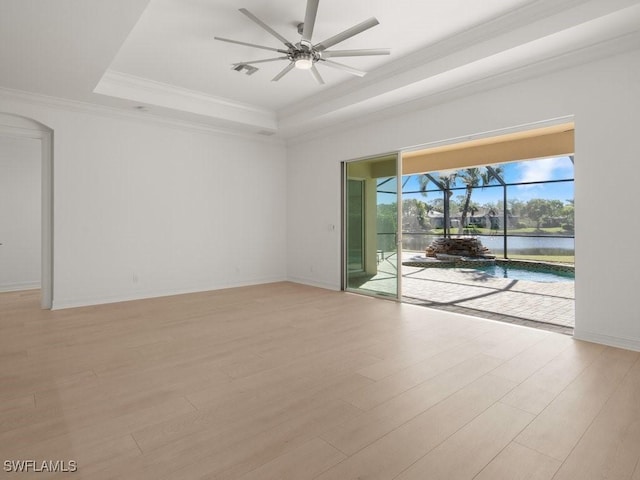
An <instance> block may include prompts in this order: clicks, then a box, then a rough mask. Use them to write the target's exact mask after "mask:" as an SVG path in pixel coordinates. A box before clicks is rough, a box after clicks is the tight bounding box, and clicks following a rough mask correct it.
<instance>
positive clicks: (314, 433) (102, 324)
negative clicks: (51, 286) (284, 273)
mask: <svg viewBox="0 0 640 480" xmlns="http://www.w3.org/2000/svg"><path fill="white" fill-rule="evenodd" d="M0 452H1V454H0V457H1V458H0V460H2V461H3V465H4V461H5V460H19V459H35V460H38V461H42V460H66V461H68V460H75V461H77V464H78V472H76V473H74V474H66V477H65V475H64V474H57V475H48V474H42V473H40V474H33V475H26V474H20V475H18V474H9V473H5V472H4V470H3V471H2V472H0V475H6V476H7V477H8V478H30V477H31V476H32V477H33V478H51V477H53V478H67V477H69V478H75V479H78V478H83V479H92V480H93V479H98V480H100V479H125V478H126V479H153V480H156V479H189V480H190V479H201V478H202V479H204V478H206V479H242V480H248V479H252V480H269V479H292V480H305V479H316V478H317V479H321V480H328V479H336V480H348V479H380V480H382V479H399V480H409V479H421V480H424V479H443V480H455V479H477V480H500V479H505V480H518V479H536V480H545V479H552V478H553V479H556V480H569V479H571V480H573V479H576V480H586V479H603V478H606V479H621V480H622V479H624V480H640V354H639V353H636V352H630V351H625V350H619V349H614V348H607V347H603V346H601V345H596V344H590V343H586V342H579V341H574V340H573V339H572V338H570V337H567V336H563V335H559V334H555V333H551V332H544V331H541V330H533V329H527V328H525V327H518V326H515V325H510V324H504V323H497V322H492V321H488V320H481V319H474V318H470V317H463V316H458V315H456V314H452V313H447V312H443V311H436V310H429V309H426V308H423V307H418V306H413V305H400V304H396V303H393V302H388V301H381V300H376V299H370V298H366V297H360V296H357V295H351V294H345V293H337V292H331V291H327V290H321V289H317V288H312V287H306V286H300V285H295V284H291V283H277V284H270V285H263V286H256V287H247V288H238V289H230V290H224V291H214V292H206V293H200V294H191V295H181V296H173V297H165V298H159V299H151V300H143V301H135V302H126V303H120V304H111V305H104V306H96V307H87V308H78V309H70V310H63V311H54V312H49V311H42V310H40V309H39V306H38V292H19V293H9V294H0Z"/></svg>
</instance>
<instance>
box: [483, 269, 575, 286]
mask: <svg viewBox="0 0 640 480" xmlns="http://www.w3.org/2000/svg"><path fill="white" fill-rule="evenodd" d="M476 270H480V271H482V272H485V273H487V274H489V275H491V276H492V277H498V278H512V279H513V280H528V281H530V282H546V283H551V282H573V281H574V278H575V275H574V274H573V273H571V272H557V271H549V270H546V271H545V270H538V269H535V270H529V269H526V268H522V267H513V266H509V265H486V266H481V267H477V268H476Z"/></svg>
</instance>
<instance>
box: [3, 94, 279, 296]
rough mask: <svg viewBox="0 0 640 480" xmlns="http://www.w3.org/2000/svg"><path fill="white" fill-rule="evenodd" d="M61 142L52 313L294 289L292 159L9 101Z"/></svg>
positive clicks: (248, 144)
mask: <svg viewBox="0 0 640 480" xmlns="http://www.w3.org/2000/svg"><path fill="white" fill-rule="evenodd" d="M0 112H5V113H11V114H17V115H22V116H25V117H29V118H32V119H34V120H36V121H38V122H41V123H43V124H45V125H47V126H49V127H50V128H52V129H53V135H54V159H53V163H54V262H53V263H54V300H53V305H54V308H62V307H66V306H74V305H86V304H94V303H104V302H110V301H119V300H126V299H133V298H143V297H152V296H159V295H166V294H174V293H181V292H189V291H202V290H212V289H217V288H224V287H229V286H237V285H246V284H255V283H262V282H269V281H277V280H284V279H285V278H286V265H285V243H286V213H285V211H286V204H285V202H286V190H285V188H286V161H285V150H284V147H283V146H282V145H281V144H278V143H275V142H273V141H270V142H269V141H264V142H263V141H259V140H253V139H248V138H245V137H240V136H229V135H223V134H219V133H213V132H210V131H197V130H195V129H189V128H183V127H182V126H174V125H169V124H165V123H160V122H156V121H149V120H146V119H143V118H140V119H138V118H135V116H126V115H118V114H110V113H104V112H103V109H99V110H98V109H97V110H96V112H94V111H92V110H89V109H86V108H84V107H79V108H75V107H66V106H65V107H59V106H56V105H51V106H47V105H43V104H41V103H39V102H31V101H23V100H22V99H17V98H14V97H7V96H5V97H4V98H0Z"/></svg>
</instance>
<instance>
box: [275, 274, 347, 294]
mask: <svg viewBox="0 0 640 480" xmlns="http://www.w3.org/2000/svg"><path fill="white" fill-rule="evenodd" d="M287 281H289V282H293V283H299V284H301V285H308V286H310V287H318V288H324V289H326V290H333V291H336V292H337V291H340V285H336V284H333V283H329V282H319V281H317V280H314V279H311V278H304V277H291V276H289V277H288V278H287Z"/></svg>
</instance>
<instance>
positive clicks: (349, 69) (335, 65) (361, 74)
mask: <svg viewBox="0 0 640 480" xmlns="http://www.w3.org/2000/svg"><path fill="white" fill-rule="evenodd" d="M322 61H323V62H324V63H323V65H326V66H327V67H332V68H337V69H338V70H343V71H345V72H348V73H350V74H352V75H357V76H358V77H364V76H365V75H366V74H367V72H363V71H362V70H358V69H356V68H352V67H349V66H347V65H343V64H341V63H338V62H332V61H331V60H324V59H322Z"/></svg>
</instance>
